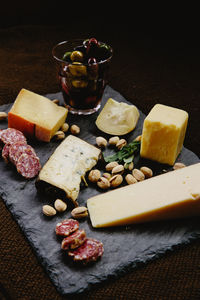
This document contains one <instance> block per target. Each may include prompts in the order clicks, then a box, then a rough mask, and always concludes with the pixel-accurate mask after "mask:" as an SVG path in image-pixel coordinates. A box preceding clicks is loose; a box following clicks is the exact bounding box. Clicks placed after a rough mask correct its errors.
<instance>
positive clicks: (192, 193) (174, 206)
mask: <svg viewBox="0 0 200 300" xmlns="http://www.w3.org/2000/svg"><path fill="white" fill-rule="evenodd" d="M199 177H200V163H197V164H194V165H191V166H188V167H185V168H183V169H179V170H175V171H171V172H168V173H165V174H162V175H158V176H155V177H152V178H150V179H147V180H145V181H141V182H138V183H136V184H132V185H128V186H125V187H121V188H119V189H117V190H113V191H109V192H106V193H104V194H101V195H97V196H94V197H92V198H90V199H88V200H87V207H88V211H89V215H90V219H91V222H92V226H93V227H108V226H118V225H127V224H134V223H143V222H149V221H158V220H164V219H174V218H183V217H189V216H199V215H200V185H199Z"/></svg>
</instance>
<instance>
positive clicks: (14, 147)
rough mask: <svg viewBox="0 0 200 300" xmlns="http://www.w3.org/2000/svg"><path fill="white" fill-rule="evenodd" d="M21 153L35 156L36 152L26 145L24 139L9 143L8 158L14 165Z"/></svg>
mask: <svg viewBox="0 0 200 300" xmlns="http://www.w3.org/2000/svg"><path fill="white" fill-rule="evenodd" d="M23 153H27V154H30V155H35V156H36V153H35V150H34V149H33V147H31V146H30V145H28V144H27V143H26V142H25V141H19V142H15V143H13V144H11V145H10V150H9V159H10V161H11V162H12V163H13V164H14V165H16V164H17V162H18V159H19V158H20V156H21V155H22V154H23Z"/></svg>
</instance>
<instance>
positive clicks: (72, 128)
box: [70, 124, 80, 135]
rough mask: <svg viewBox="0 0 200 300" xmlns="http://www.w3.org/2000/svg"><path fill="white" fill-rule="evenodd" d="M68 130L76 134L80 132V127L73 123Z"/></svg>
mask: <svg viewBox="0 0 200 300" xmlns="http://www.w3.org/2000/svg"><path fill="white" fill-rule="evenodd" d="M70 131H71V133H72V134H74V135H76V134H79V133H80V127H79V126H77V125H75V124H73V125H72V126H71V127H70Z"/></svg>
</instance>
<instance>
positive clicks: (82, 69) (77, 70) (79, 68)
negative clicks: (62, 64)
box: [69, 62, 87, 77]
mask: <svg viewBox="0 0 200 300" xmlns="http://www.w3.org/2000/svg"><path fill="white" fill-rule="evenodd" d="M69 71H70V73H71V74H72V75H73V76H78V77H80V76H86V75H87V68H86V66H84V65H82V64H81V63H80V62H73V63H72V64H70V65H69Z"/></svg>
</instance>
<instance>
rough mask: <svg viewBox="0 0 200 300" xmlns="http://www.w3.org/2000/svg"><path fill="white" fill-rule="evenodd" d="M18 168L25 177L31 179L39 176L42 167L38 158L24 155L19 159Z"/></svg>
mask: <svg viewBox="0 0 200 300" xmlns="http://www.w3.org/2000/svg"><path fill="white" fill-rule="evenodd" d="M16 168H17V172H18V173H20V174H21V175H22V176H23V177H25V178H27V179H31V178H34V177H35V176H37V175H38V173H39V171H40V169H41V165H40V161H39V158H38V157H37V156H35V155H30V154H27V153H23V154H22V155H21V156H20V157H19V159H18V162H17V165H16Z"/></svg>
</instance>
